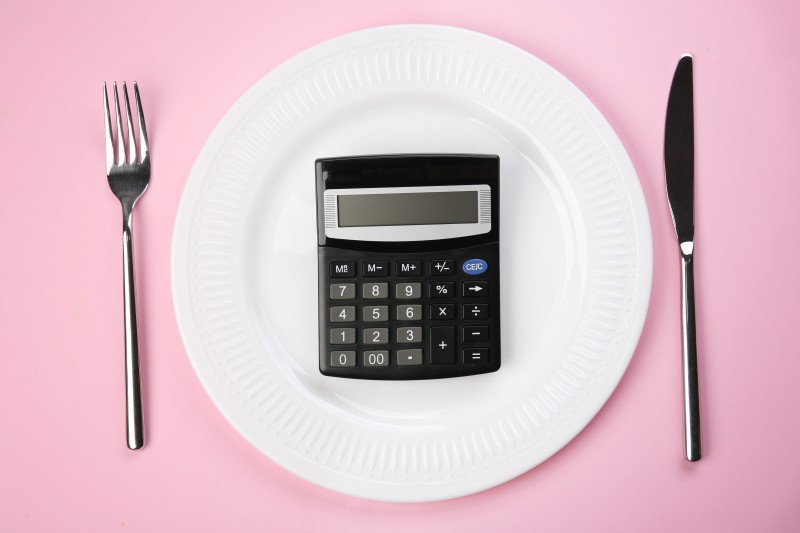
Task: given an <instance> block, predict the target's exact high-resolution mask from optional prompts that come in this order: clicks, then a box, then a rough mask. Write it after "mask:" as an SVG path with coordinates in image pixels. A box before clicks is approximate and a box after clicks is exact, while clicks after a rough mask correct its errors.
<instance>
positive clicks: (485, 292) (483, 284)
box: [461, 281, 489, 298]
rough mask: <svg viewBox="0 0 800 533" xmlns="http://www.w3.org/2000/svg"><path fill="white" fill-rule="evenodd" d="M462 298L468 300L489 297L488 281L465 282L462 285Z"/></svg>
mask: <svg viewBox="0 0 800 533" xmlns="http://www.w3.org/2000/svg"><path fill="white" fill-rule="evenodd" d="M461 296H464V297H466V298H483V297H484V296H489V282H488V281H465V282H464V283H462V284H461Z"/></svg>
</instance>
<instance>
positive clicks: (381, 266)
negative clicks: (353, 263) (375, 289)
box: [361, 261, 389, 278]
mask: <svg viewBox="0 0 800 533" xmlns="http://www.w3.org/2000/svg"><path fill="white" fill-rule="evenodd" d="M361 275H362V276H364V277H365V278H385V277H386V276H388V275H389V261H364V263H362V265H361Z"/></svg>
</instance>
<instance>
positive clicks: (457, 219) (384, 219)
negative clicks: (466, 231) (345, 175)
mask: <svg viewBox="0 0 800 533" xmlns="http://www.w3.org/2000/svg"><path fill="white" fill-rule="evenodd" d="M378 191H380V189H378ZM378 191H376V192H377V194H350V195H341V196H338V198H337V200H338V215H339V227H363V226H405V225H425V224H474V223H477V222H478V191H447V192H414V193H380V192H378Z"/></svg>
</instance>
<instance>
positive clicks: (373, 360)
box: [362, 350, 389, 366]
mask: <svg viewBox="0 0 800 533" xmlns="http://www.w3.org/2000/svg"><path fill="white" fill-rule="evenodd" d="M362 355H363V356H364V366H389V350H374V351H367V352H363V353H362Z"/></svg>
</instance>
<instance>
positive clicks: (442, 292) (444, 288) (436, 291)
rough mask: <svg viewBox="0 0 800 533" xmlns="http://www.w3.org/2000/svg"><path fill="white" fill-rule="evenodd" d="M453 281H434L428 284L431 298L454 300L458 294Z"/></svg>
mask: <svg viewBox="0 0 800 533" xmlns="http://www.w3.org/2000/svg"><path fill="white" fill-rule="evenodd" d="M455 287H456V285H455V283H453V282H452V281H432V282H430V283H428V296H430V297H431V298H453V297H454V296H455V295H456V294H455V292H456V290H455Z"/></svg>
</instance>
